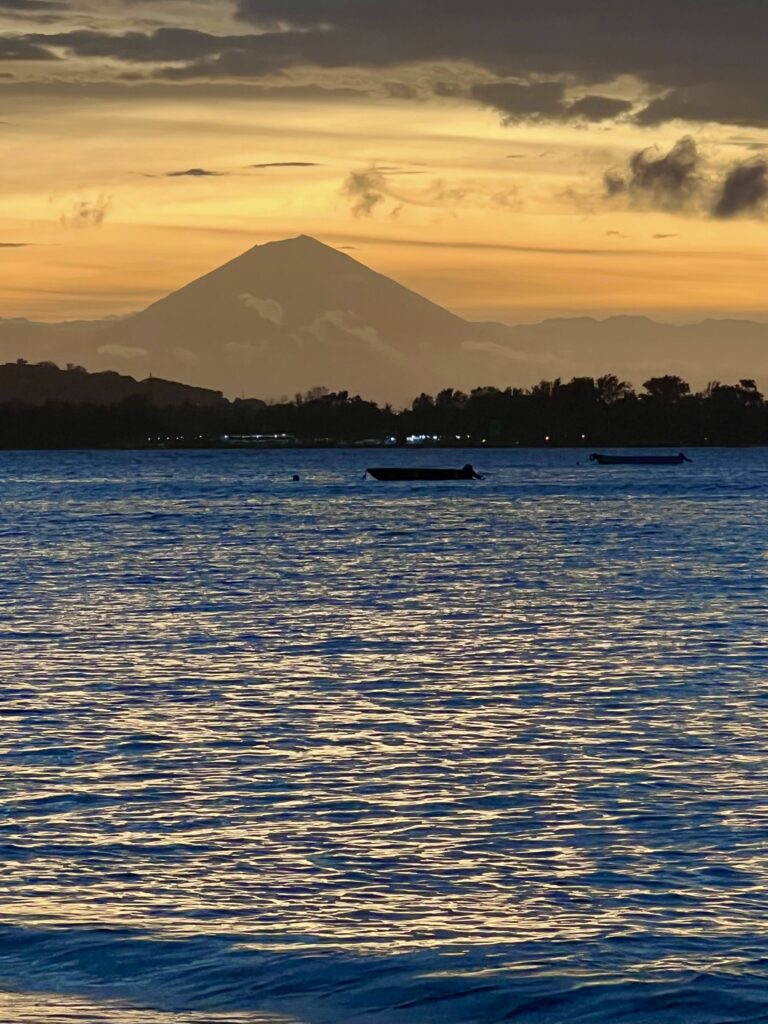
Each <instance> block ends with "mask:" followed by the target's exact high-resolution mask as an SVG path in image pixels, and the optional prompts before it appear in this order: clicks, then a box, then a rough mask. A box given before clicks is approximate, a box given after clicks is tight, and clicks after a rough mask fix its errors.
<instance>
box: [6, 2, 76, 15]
mask: <svg viewBox="0 0 768 1024" xmlns="http://www.w3.org/2000/svg"><path fill="white" fill-rule="evenodd" d="M66 9H67V5H66V4H64V3H61V2H60V0H0V11H3V12H5V11H12V12H16V11H19V12H22V13H25V14H26V13H32V14H36V13H37V12H38V11H65V10H66Z"/></svg>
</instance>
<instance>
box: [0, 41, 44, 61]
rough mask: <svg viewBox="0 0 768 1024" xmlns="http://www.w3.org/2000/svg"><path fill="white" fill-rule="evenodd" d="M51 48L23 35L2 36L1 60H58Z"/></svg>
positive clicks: (0, 46)
mask: <svg viewBox="0 0 768 1024" xmlns="http://www.w3.org/2000/svg"><path fill="white" fill-rule="evenodd" d="M56 59H57V57H56V55H55V54H53V53H51V52H50V50H46V49H44V48H43V47H42V46H37V45H36V44H35V43H31V42H29V41H28V40H26V39H23V38H21V37H12V36H3V37H0V60H56Z"/></svg>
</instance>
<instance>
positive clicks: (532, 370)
mask: <svg viewBox="0 0 768 1024" xmlns="http://www.w3.org/2000/svg"><path fill="white" fill-rule="evenodd" d="M19 357H23V358H25V359H28V360H30V361H40V360H53V361H54V362H57V363H63V362H71V363H78V364H82V365H83V366H85V367H87V368H88V369H89V370H93V371H101V370H116V371H120V372H129V373H131V374H133V375H137V376H144V377H147V376H149V375H150V374H152V375H155V376H161V377H165V378H168V379H170V380H179V379H182V380H185V381H188V382H189V383H190V384H191V385H194V386H200V387H206V388H213V389H215V390H220V391H223V392H224V393H226V394H230V395H236V394H248V395H254V396H259V397H263V398H276V397H279V396H281V395H292V394H294V393H296V392H300V391H304V390H308V389H309V388H311V387H314V386H317V385H326V386H328V387H331V388H333V389H336V390H340V389H343V390H348V391H350V392H355V393H360V394H366V395H369V396H370V397H372V398H375V399H377V400H384V401H395V402H396V401H399V400H405V399H407V398H410V397H412V396H413V394H414V393H415V392H418V391H419V390H423V391H432V392H434V391H436V390H439V389H440V388H441V387H456V386H459V387H463V388H465V389H466V388H471V387H474V386H482V385H489V384H490V385H496V386H501V387H505V386H507V385H510V384H512V385H520V386H529V385H530V384H532V383H535V382H536V381H537V380H539V379H541V378H543V377H546V378H554V377H562V378H565V379H568V378H570V377H571V376H600V375H602V374H604V373H616V374H617V375H619V376H622V377H624V378H626V379H629V380H632V381H633V382H637V383H642V379H645V378H644V375H646V376H654V375H659V374H663V373H675V374H679V375H680V376H685V377H692V378H693V379H692V383H694V384H700V385H702V386H703V385H704V384H706V382H707V380H713V379H721V380H726V379H731V378H733V377H734V376H736V377H751V378H755V379H760V378H763V379H768V324H763V323H760V322H758V321H753V320H740V319H736V318H727V319H722V320H720V319H714V318H707V319H706V320H703V321H701V322H699V323H698V324H665V323H663V322H659V321H655V320H652V319H650V318H648V317H644V316H636V315H621V314H613V315H612V316H610V317H607V318H605V319H597V318H594V317H562V318H548V319H546V320H542V321H541V322H539V323H537V324H519V325H515V326H510V325H507V324H503V323H499V322H492V321H491V322H472V321H468V320H464V319H463V318H461V317H460V316H458V315H457V314H455V313H452V312H450V311H449V310H446V309H444V308H443V307H442V306H440V305H438V304H437V303H435V302H433V301H431V300H430V299H428V298H426V297H424V296H422V295H420V294H419V293H418V292H416V291H414V290H412V289H410V288H408V287H407V286H405V285H403V284H400V283H399V282H397V281H393V280H392V279H390V278H388V277H386V276H385V275H383V274H380V273H379V272H377V271H375V270H373V269H371V268H369V267H366V266H365V265H364V264H363V263H361V262H360V261H359V260H357V259H355V258H354V257H352V256H350V255H349V254H348V253H345V252H340V251H339V250H338V249H334V248H333V247H331V246H328V245H326V244H325V243H323V242H320V241H318V240H317V239H314V238H312V237H311V236H308V235H297V236H295V237H293V238H289V239H280V240H276V241H272V242H267V243H264V244H261V245H255V246H252V247H251V248H249V249H247V250H246V251H245V252H243V253H241V254H239V255H238V256H235V257H234V258H233V259H231V260H228V261H227V262H226V263H224V264H222V265H221V266H219V267H216V268H214V269H213V270H211V271H208V272H207V273H205V274H203V275H201V276H200V277H198V278H195V279H194V280H193V281H190V282H188V283H187V284H185V285H183V286H182V287H181V288H179V289H177V290H175V291H173V292H171V293H170V294H169V295H166V296H163V297H162V298H160V299H157V300H156V301H155V302H153V303H151V304H150V305H148V306H147V307H145V308H144V309H142V310H138V311H136V312H135V313H132V314H129V315H127V316H125V317H121V318H110V319H108V320H102V321H98V320H95V321H82V320H81V321H65V322H62V323H58V324H45V323H40V322H36V321H33V320H24V321H19V320H18V319H14V320H8V319H0V359H3V358H5V359H16V358H19ZM641 378H642V379H641Z"/></svg>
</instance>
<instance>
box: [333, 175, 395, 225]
mask: <svg viewBox="0 0 768 1024" xmlns="http://www.w3.org/2000/svg"><path fill="white" fill-rule="evenodd" d="M342 192H343V193H344V195H346V196H348V197H349V198H350V199H351V200H352V214H353V216H355V217H370V216H371V215H372V214H373V212H374V210H375V209H376V207H377V206H381V204H382V203H383V202H384V201H385V199H386V198H387V196H388V186H387V179H386V178H385V177H384V175H383V174H382V173H381V171H378V170H376V168H375V167H369V168H368V170H364V171H352V172H350V174H349V176H348V177H347V180H346V181H345V182H344V185H343V187H342Z"/></svg>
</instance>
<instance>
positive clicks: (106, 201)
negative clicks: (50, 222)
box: [59, 195, 112, 228]
mask: <svg viewBox="0 0 768 1024" xmlns="http://www.w3.org/2000/svg"><path fill="white" fill-rule="evenodd" d="M111 209H112V197H111V196H104V195H100V196H97V197H96V198H95V199H76V200H75V201H74V202H72V203H70V205H69V206H68V207H67V208H66V209H65V210H63V211H62V213H61V215H60V217H59V219H60V221H61V223H62V224H63V225H64V226H65V227H68V228H91V227H100V226H101V225H102V224H103V223H104V221H105V220H106V217H107V214H108V213H109V211H110V210H111Z"/></svg>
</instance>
